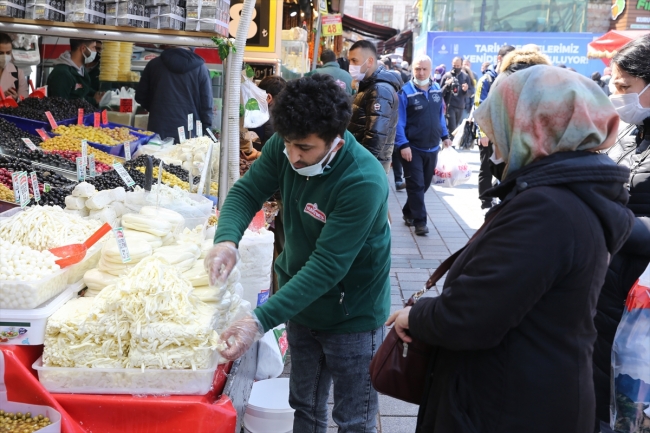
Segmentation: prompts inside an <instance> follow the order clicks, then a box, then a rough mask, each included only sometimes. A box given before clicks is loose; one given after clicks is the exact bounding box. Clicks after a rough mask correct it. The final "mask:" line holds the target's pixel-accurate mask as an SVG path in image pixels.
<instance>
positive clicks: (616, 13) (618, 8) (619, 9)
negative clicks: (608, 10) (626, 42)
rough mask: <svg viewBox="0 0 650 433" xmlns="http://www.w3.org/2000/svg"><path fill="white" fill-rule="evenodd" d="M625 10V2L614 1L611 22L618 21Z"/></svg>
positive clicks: (621, 0) (620, 0)
mask: <svg viewBox="0 0 650 433" xmlns="http://www.w3.org/2000/svg"><path fill="white" fill-rule="evenodd" d="M624 10H625V0H615V1H614V4H613V5H612V20H616V19H618V17H620V16H621V14H622V13H623V11H624Z"/></svg>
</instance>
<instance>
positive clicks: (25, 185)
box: [18, 171, 29, 209]
mask: <svg viewBox="0 0 650 433" xmlns="http://www.w3.org/2000/svg"><path fill="white" fill-rule="evenodd" d="M18 184H19V186H20V207H21V208H23V209H24V208H25V206H27V204H28V203H29V181H28V180H27V173H25V172H24V171H22V172H21V173H20V174H19V175H18Z"/></svg>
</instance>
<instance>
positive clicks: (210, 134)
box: [205, 128, 217, 143]
mask: <svg viewBox="0 0 650 433" xmlns="http://www.w3.org/2000/svg"><path fill="white" fill-rule="evenodd" d="M205 131H206V132H207V133H208V135H209V136H210V138H211V139H212V141H214V142H215V143H216V142H217V137H215V136H214V134H213V133H212V131H211V130H210V128H208V129H206V130H205Z"/></svg>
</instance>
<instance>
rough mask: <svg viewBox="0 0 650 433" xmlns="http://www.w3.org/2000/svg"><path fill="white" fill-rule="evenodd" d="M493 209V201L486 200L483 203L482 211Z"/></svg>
mask: <svg viewBox="0 0 650 433" xmlns="http://www.w3.org/2000/svg"><path fill="white" fill-rule="evenodd" d="M491 207H492V200H489V201H488V200H484V201H482V202H481V209H490V208H491Z"/></svg>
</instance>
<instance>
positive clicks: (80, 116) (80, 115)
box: [77, 108, 84, 125]
mask: <svg viewBox="0 0 650 433" xmlns="http://www.w3.org/2000/svg"><path fill="white" fill-rule="evenodd" d="M83 124H84V109H83V108H80V109H79V112H78V113H77V125H83Z"/></svg>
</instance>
